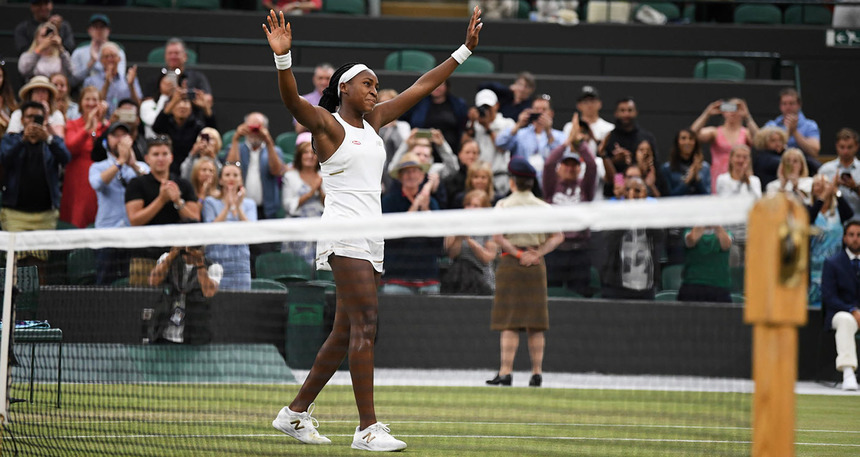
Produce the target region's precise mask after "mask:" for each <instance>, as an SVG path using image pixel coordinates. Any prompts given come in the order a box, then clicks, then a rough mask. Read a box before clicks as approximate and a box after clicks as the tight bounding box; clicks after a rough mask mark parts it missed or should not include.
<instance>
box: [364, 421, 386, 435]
mask: <svg viewBox="0 0 860 457" xmlns="http://www.w3.org/2000/svg"><path fill="white" fill-rule="evenodd" d="M368 428H374V429H376V430H382V431H384V432H385V433H391V429H390V428H388V424H383V423H382V422H377V423H375V424H373V425H371V426H370V427H368Z"/></svg>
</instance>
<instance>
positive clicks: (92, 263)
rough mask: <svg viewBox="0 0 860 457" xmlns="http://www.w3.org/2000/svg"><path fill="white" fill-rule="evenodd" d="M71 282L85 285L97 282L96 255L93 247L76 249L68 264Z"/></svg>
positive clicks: (67, 269)
mask: <svg viewBox="0 0 860 457" xmlns="http://www.w3.org/2000/svg"><path fill="white" fill-rule="evenodd" d="M66 275H67V276H68V278H69V284H73V285H78V286H83V285H91V284H95V283H96V255H95V252H94V251H93V250H92V249H75V250H74V251H72V252H70V253H69V257H68V262H67V264H66Z"/></svg>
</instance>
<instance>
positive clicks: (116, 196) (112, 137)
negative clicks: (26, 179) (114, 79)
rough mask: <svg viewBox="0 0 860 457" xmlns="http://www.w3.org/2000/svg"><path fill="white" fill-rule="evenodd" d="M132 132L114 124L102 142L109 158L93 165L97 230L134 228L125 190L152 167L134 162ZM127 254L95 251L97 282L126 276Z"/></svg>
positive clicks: (110, 281)
mask: <svg viewBox="0 0 860 457" xmlns="http://www.w3.org/2000/svg"><path fill="white" fill-rule="evenodd" d="M130 133H131V128H130V127H129V126H128V125H126V124H122V123H119V122H115V123H113V124H111V126H110V127H108V130H107V134H106V136H105V138H104V140H103V143H104V144H103V146H104V148H105V150H107V151H108V156H107V158H106V159H104V160H102V161H100V162H96V163H94V164H92V165H91V166H90V173H89V179H90V186H92V188H93V190H95V191H96V198H98V204H99V208H98V212H97V213H96V223H95V225H96V228H110V227H128V226H129V225H131V224H129V222H128V214H127V213H126V211H125V188H126V186H127V185H128V183H129V182H130V181H131V180H132V179H134V178H137V177H138V176H141V175H144V174H146V173H149V166H147V165H146V164H145V163H141V162H138V161H137V160H136V159H135V156H134V150H133V149H132V143H133V140H132V137H131V135H130ZM128 254H129V253H128V251H126V250H121V249H112V248H106V249H99V250H98V251H96V265H97V269H98V271H97V275H96V283H97V284H100V285H108V284H111V283H113V281H115V280H117V279H119V278H123V277H127V276H128V271H127V270H128Z"/></svg>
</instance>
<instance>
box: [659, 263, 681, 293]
mask: <svg viewBox="0 0 860 457" xmlns="http://www.w3.org/2000/svg"><path fill="white" fill-rule="evenodd" d="M683 278H684V266H683V265H669V266H668V267H666V268H663V280H662V289H663V290H675V291H677V290H680V289H681V283H682V282H683Z"/></svg>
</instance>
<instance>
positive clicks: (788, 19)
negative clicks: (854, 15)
mask: <svg viewBox="0 0 860 457" xmlns="http://www.w3.org/2000/svg"><path fill="white" fill-rule="evenodd" d="M785 23H786V24H816V25H830V24H832V23H833V14H832V13H831V12H830V10H829V9H827V8H825V7H823V6H818V5H792V6H789V7H788V8H787V9H786V10H785Z"/></svg>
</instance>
